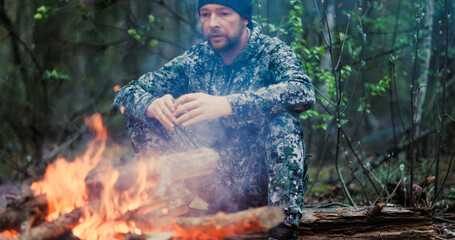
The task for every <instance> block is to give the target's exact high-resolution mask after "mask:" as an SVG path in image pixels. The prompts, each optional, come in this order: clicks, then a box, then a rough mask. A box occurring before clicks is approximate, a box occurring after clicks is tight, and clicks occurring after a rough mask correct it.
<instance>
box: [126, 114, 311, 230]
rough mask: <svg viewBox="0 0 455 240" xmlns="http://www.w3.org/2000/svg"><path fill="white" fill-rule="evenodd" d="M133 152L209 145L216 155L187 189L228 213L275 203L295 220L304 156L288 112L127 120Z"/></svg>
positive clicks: (304, 169)
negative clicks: (181, 122) (190, 120)
mask: <svg viewBox="0 0 455 240" xmlns="http://www.w3.org/2000/svg"><path fill="white" fill-rule="evenodd" d="M128 129H129V133H130V135H131V138H132V141H133V145H134V147H135V149H136V151H139V152H140V151H144V150H151V149H152V150H154V151H158V152H160V153H162V154H168V153H173V152H180V151H188V150H192V149H195V148H199V147H211V148H213V149H215V150H217V151H218V153H219V154H220V157H221V160H220V162H219V165H218V167H217V169H216V170H215V173H214V174H213V175H212V176H210V177H207V178H202V179H197V180H192V181H187V182H186V184H187V186H188V188H189V189H190V190H191V191H192V192H193V193H195V194H196V195H198V196H199V197H201V198H202V199H204V200H206V201H207V202H208V203H209V205H210V209H212V210H213V211H218V210H223V211H226V212H233V211H238V210H242V209H247V208H249V207H259V206H264V205H278V206H281V207H282V208H283V209H284V210H285V213H286V219H285V221H286V222H289V223H292V224H296V225H297V224H298V219H299V218H300V217H301V214H302V208H303V200H304V199H303V194H304V191H305V189H306V186H307V182H308V170H307V158H306V152H305V147H304V142H303V139H302V128H301V126H300V124H299V122H298V118H297V117H296V116H294V115H292V114H290V113H282V114H275V115H271V116H269V117H268V118H267V119H265V118H264V119H261V120H259V121H255V122H250V123H247V124H242V126H240V127H238V128H228V127H225V126H224V125H223V124H222V122H221V121H218V120H216V121H206V122H203V123H200V124H196V125H193V126H191V127H186V128H183V127H176V129H175V131H174V132H170V131H168V130H166V129H165V128H164V127H163V126H162V125H161V124H160V123H159V122H157V121H156V120H153V119H152V120H150V121H149V122H148V124H141V123H139V122H135V121H130V122H129V124H128Z"/></svg>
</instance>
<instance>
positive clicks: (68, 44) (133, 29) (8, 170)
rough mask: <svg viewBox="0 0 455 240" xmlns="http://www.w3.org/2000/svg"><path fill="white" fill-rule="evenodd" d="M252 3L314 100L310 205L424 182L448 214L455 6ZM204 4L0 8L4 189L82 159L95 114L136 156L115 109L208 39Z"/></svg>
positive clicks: (116, 150) (119, 147) (89, 1)
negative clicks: (135, 87) (60, 160)
mask: <svg viewBox="0 0 455 240" xmlns="http://www.w3.org/2000/svg"><path fill="white" fill-rule="evenodd" d="M254 3H255V9H254V15H255V17H254V19H255V20H256V21H257V22H259V23H260V24H261V25H262V26H263V28H264V32H265V33H266V34H268V35H270V36H275V37H279V38H280V39H282V40H283V41H285V42H287V43H288V44H290V45H291V46H292V48H293V49H294V50H295V52H296V53H297V56H298V57H299V58H300V60H301V61H302V67H303V69H304V70H305V71H306V72H307V73H308V75H309V76H310V77H311V79H312V81H313V83H314V85H315V87H316V89H317V98H318V101H317V104H316V105H315V106H314V108H313V109H312V110H310V111H308V112H306V113H304V114H302V115H301V116H300V119H301V122H302V125H303V126H304V128H305V141H306V144H307V149H308V152H309V154H310V155H311V161H310V165H311V177H310V181H311V182H310V188H309V189H308V193H307V194H308V197H307V204H308V205H309V206H311V205H319V206H321V205H324V204H327V205H333V204H336V205H342V206H344V205H373V204H375V203H376V202H377V201H380V200H381V199H384V198H387V197H390V195H391V194H392V191H393V189H388V186H389V187H390V186H392V187H393V188H395V187H396V186H401V188H403V186H405V188H403V190H405V193H406V189H408V190H407V191H408V194H409V196H413V194H412V193H413V191H415V190H413V188H409V186H412V185H413V184H414V183H419V182H420V181H422V180H425V179H429V178H430V179H432V180H431V181H430V182H431V183H429V184H427V185H426V186H422V187H424V192H425V193H426V195H427V196H428V202H426V203H425V205H426V206H428V207H431V208H432V209H433V210H437V211H440V212H447V211H453V208H454V207H453V199H454V198H455V188H454V187H455V177H454V176H453V173H454V171H453V169H454V167H453V165H455V164H453V158H454V154H455V123H454V122H455V100H454V98H452V97H451V96H454V95H455V86H454V85H455V84H454V83H455V74H454V71H453V69H455V61H454V60H455V59H454V57H455V47H454V37H455V28H454V27H453V26H454V16H453V11H454V9H455V2H454V1H448V0H434V1H430V0H425V1H424V0H415V1H400V0H314V1H311V0H255V1H254ZM196 5H197V1H195V0H185V1H183V0H147V1H144V0H39V1H38V0H36V1H29V0H0V91H1V94H0V117H1V121H0V184H2V183H6V182H9V181H15V180H21V179H24V178H34V179H35V178H39V176H40V175H41V174H42V173H43V171H44V169H45V167H46V166H47V165H48V164H49V163H50V162H52V161H53V160H54V159H55V158H56V157H57V156H65V157H67V158H68V159H72V157H73V156H74V155H78V154H80V153H81V152H82V151H83V148H84V147H85V146H84V144H85V143H86V142H87V140H88V139H89V138H90V137H91V134H90V132H89V131H88V130H87V127H86V126H85V125H84V121H83V119H84V116H87V115H91V114H93V113H102V115H103V121H104V123H105V125H106V126H107V128H108V132H109V136H110V138H109V148H108V150H106V151H107V152H110V155H111V156H115V157H116V158H118V157H119V156H123V157H128V156H130V155H131V154H132V150H131V144H130V142H129V138H128V135H127V132H126V126H125V125H126V118H125V117H124V116H122V115H121V114H119V113H115V112H113V111H112V109H111V107H112V101H113V98H114V96H115V90H116V88H118V86H123V85H125V84H127V83H128V82H129V81H131V80H133V79H137V78H138V77H139V76H140V75H142V74H143V73H146V72H149V71H153V70H156V69H158V68H159V67H161V66H162V65H163V64H165V63H166V62H167V61H169V60H171V59H172V58H174V57H175V56H177V55H179V54H181V53H183V52H184V51H185V50H186V49H188V48H189V47H190V46H192V45H193V44H194V43H196V42H200V41H203V34H202V30H201V27H200V25H199V17H198V14H197V10H196ZM431 177H434V178H431ZM392 183H395V185H393V184H392ZM406 187H407V188H406ZM395 190H396V189H395ZM414 201H418V200H417V199H414V198H412V197H408V198H405V200H404V201H402V202H398V204H401V205H408V206H410V205H415V204H416V203H415V202H414Z"/></svg>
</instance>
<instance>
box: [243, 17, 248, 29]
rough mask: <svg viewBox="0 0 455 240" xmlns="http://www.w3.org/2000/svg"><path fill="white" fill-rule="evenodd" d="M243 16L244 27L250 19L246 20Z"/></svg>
mask: <svg viewBox="0 0 455 240" xmlns="http://www.w3.org/2000/svg"><path fill="white" fill-rule="evenodd" d="M242 18H243V25H244V26H245V27H246V26H248V23H250V21H248V19H246V18H245V17H242Z"/></svg>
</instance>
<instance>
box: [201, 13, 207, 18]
mask: <svg viewBox="0 0 455 240" xmlns="http://www.w3.org/2000/svg"><path fill="white" fill-rule="evenodd" d="M208 16H209V14H208V13H201V17H203V18H206V17H208Z"/></svg>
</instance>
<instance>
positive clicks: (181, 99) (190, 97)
mask: <svg viewBox="0 0 455 240" xmlns="http://www.w3.org/2000/svg"><path fill="white" fill-rule="evenodd" d="M197 96H198V94H197V93H189V94H185V95H183V96H181V97H179V98H178V99H177V100H176V101H175V107H176V108H177V109H178V108H179V107H180V105H183V104H185V103H186V102H190V101H194V100H195V99H196V98H197Z"/></svg>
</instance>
